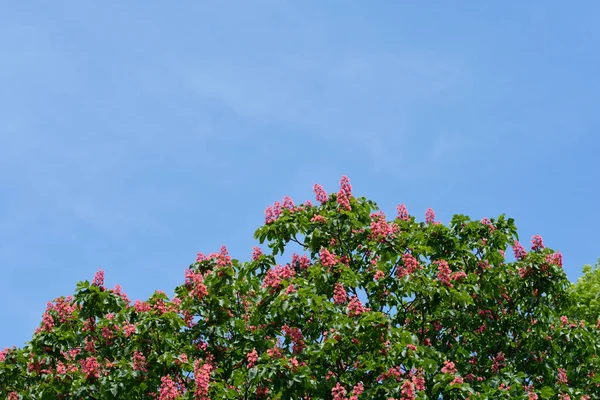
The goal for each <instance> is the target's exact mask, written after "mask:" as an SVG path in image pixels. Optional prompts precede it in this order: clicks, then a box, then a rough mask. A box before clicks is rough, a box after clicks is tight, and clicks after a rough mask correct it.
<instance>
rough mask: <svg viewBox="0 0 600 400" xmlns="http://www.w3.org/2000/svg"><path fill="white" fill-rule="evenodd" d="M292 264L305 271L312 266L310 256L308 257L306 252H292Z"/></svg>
mask: <svg viewBox="0 0 600 400" xmlns="http://www.w3.org/2000/svg"><path fill="white" fill-rule="evenodd" d="M292 266H293V267H294V268H300V269H301V270H303V271H304V270H306V269H308V267H310V258H308V256H307V255H306V254H303V255H301V256H300V255H298V254H296V253H294V254H292Z"/></svg>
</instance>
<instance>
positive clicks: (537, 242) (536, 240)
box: [531, 235, 544, 251]
mask: <svg viewBox="0 0 600 400" xmlns="http://www.w3.org/2000/svg"><path fill="white" fill-rule="evenodd" d="M543 248H544V242H543V241H542V237H541V236H540V235H533V237H532V238H531V250H533V251H536V250H541V249H543Z"/></svg>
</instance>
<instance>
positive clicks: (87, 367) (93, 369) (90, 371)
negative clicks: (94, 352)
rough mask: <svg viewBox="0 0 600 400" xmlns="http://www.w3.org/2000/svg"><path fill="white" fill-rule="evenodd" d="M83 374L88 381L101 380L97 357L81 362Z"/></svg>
mask: <svg viewBox="0 0 600 400" xmlns="http://www.w3.org/2000/svg"><path fill="white" fill-rule="evenodd" d="M80 363H81V372H83V373H84V374H85V378H86V379H91V378H96V379H98V378H100V364H99V363H98V360H96V358H95V357H87V358H86V359H84V360H81V361H80Z"/></svg>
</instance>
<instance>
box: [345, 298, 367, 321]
mask: <svg viewBox="0 0 600 400" xmlns="http://www.w3.org/2000/svg"><path fill="white" fill-rule="evenodd" d="M368 311H370V309H369V308H367V307H365V306H364V305H363V303H362V302H361V301H360V300H359V299H358V297H357V296H352V298H351V299H350V303H349V304H348V316H349V317H356V316H359V315H360V314H362V313H364V312H368Z"/></svg>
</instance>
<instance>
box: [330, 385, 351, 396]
mask: <svg viewBox="0 0 600 400" xmlns="http://www.w3.org/2000/svg"><path fill="white" fill-rule="evenodd" d="M331 395H332V396H333V400H347V399H346V389H344V387H343V386H342V385H341V383H339V382H338V383H337V384H336V385H335V386H334V387H333V389H331Z"/></svg>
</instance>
